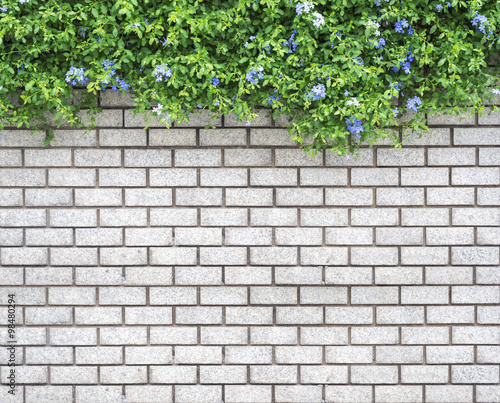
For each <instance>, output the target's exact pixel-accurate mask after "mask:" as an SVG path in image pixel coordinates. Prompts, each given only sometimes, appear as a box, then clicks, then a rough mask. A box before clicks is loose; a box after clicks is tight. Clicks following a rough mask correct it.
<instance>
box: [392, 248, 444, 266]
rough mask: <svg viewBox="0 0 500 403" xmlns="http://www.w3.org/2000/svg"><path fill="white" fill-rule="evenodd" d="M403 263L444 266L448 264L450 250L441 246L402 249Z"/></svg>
mask: <svg viewBox="0 0 500 403" xmlns="http://www.w3.org/2000/svg"><path fill="white" fill-rule="evenodd" d="M401 263H402V264H404V265H419V264H423V265H444V264H448V263H449V262H448V248H447V247H440V246H430V247H425V246H421V247H402V248H401Z"/></svg>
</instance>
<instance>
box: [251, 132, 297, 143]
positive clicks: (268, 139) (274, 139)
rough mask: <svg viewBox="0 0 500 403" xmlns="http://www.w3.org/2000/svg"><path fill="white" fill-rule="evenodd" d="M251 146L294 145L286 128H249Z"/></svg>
mask: <svg viewBox="0 0 500 403" xmlns="http://www.w3.org/2000/svg"><path fill="white" fill-rule="evenodd" d="M250 145H251V146H295V145H296V143H295V142H294V141H293V140H292V139H291V137H290V134H289V133H288V130H287V129H271V128H267V129H250Z"/></svg>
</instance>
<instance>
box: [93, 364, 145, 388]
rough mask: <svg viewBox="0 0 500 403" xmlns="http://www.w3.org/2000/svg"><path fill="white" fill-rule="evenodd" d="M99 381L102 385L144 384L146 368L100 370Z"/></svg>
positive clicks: (104, 368) (109, 368) (103, 368)
mask: <svg viewBox="0 0 500 403" xmlns="http://www.w3.org/2000/svg"><path fill="white" fill-rule="evenodd" d="M100 381H101V383H104V384H107V383H108V384H124V383H145V382H146V381H147V367H137V366H134V367H117V366H114V367H106V366H103V367H101V368H100Z"/></svg>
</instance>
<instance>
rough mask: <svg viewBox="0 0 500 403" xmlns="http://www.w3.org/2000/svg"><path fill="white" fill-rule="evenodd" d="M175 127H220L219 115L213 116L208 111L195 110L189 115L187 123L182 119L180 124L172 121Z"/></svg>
mask: <svg viewBox="0 0 500 403" xmlns="http://www.w3.org/2000/svg"><path fill="white" fill-rule="evenodd" d="M174 125H175V127H193V126H207V125H212V126H222V122H221V117H220V115H214V113H213V112H212V111H210V110H208V109H204V110H196V111H194V112H193V113H190V116H189V122H188V121H187V120H186V119H183V121H182V123H179V121H178V120H175V121H174Z"/></svg>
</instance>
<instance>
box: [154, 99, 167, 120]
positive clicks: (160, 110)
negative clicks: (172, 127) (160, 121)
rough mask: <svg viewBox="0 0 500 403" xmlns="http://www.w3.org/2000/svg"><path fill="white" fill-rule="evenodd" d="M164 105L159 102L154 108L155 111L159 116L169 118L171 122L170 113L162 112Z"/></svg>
mask: <svg viewBox="0 0 500 403" xmlns="http://www.w3.org/2000/svg"><path fill="white" fill-rule="evenodd" d="M162 109H163V105H162V104H160V103H158V106H156V107H154V108H153V112H154V113H156V114H157V115H158V117H159V118H165V117H166V118H167V119H168V124H170V115H169V114H168V113H163V112H162Z"/></svg>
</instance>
